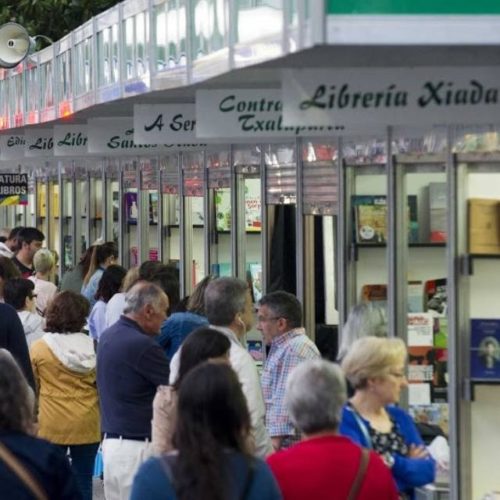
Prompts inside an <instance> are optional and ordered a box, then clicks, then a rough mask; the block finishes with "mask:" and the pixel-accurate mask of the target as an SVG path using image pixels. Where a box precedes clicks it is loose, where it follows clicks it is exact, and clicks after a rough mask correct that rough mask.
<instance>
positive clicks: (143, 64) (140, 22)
mask: <svg viewBox="0 0 500 500" xmlns="http://www.w3.org/2000/svg"><path fill="white" fill-rule="evenodd" d="M147 19H148V18H147V17H146V16H145V15H144V12H141V13H139V14H137V16H135V44H136V48H135V56H136V63H135V67H136V75H137V76H138V77H141V76H142V75H144V73H146V68H147V67H148V60H147V52H146V40H147V32H148V26H147Z"/></svg>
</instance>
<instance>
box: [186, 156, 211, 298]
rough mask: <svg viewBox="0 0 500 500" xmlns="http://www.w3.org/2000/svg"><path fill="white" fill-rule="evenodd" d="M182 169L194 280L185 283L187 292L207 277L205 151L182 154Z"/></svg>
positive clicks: (188, 262) (188, 252)
mask: <svg viewBox="0 0 500 500" xmlns="http://www.w3.org/2000/svg"><path fill="white" fill-rule="evenodd" d="M182 169H183V182H184V200H183V202H184V215H185V221H184V223H185V226H184V227H185V235H186V237H185V252H186V254H185V265H186V266H190V269H188V275H189V274H190V275H191V282H190V283H186V290H185V292H186V293H187V294H189V293H190V291H191V290H192V289H193V288H194V287H195V286H196V284H197V283H198V282H199V281H201V280H202V279H203V278H204V277H205V252H204V249H205V247H204V231H203V229H204V227H205V214H204V207H203V169H204V164H203V154H202V153H184V154H183V155H182ZM189 271H190V273H189Z"/></svg>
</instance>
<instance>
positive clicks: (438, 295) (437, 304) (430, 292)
mask: <svg viewBox="0 0 500 500" xmlns="http://www.w3.org/2000/svg"><path fill="white" fill-rule="evenodd" d="M447 303H448V295H447V290H446V278H438V279H434V280H428V281H426V282H425V285H424V306H425V307H424V309H425V310H426V311H427V312H429V313H430V314H432V317H433V318H434V346H435V347H439V348H444V349H445V348H447V347H448V317H447V314H446V313H447Z"/></svg>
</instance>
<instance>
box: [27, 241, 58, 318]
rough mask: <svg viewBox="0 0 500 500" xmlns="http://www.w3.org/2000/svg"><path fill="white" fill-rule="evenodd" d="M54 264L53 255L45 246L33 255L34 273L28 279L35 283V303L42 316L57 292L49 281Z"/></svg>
mask: <svg viewBox="0 0 500 500" xmlns="http://www.w3.org/2000/svg"><path fill="white" fill-rule="evenodd" d="M54 266H55V260H54V255H53V254H52V252H51V251H50V250H48V249H47V248H41V249H40V250H38V251H37V252H36V254H35V256H34V257H33V267H34V268H35V275H34V276H30V277H29V278H28V279H29V280H31V281H33V283H34V284H35V295H36V300H35V305H36V310H37V312H38V314H40V315H41V316H43V315H44V314H45V309H47V305H48V304H49V302H50V301H51V300H52V299H53V297H54V295H55V294H56V293H57V287H56V285H54V283H52V282H51V281H50V278H51V275H52V273H53V270H54Z"/></svg>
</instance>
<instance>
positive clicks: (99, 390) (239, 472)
mask: <svg viewBox="0 0 500 500" xmlns="http://www.w3.org/2000/svg"><path fill="white" fill-rule="evenodd" d="M43 242H44V235H43V233H41V232H40V231H39V230H37V229H35V228H15V229H13V230H11V231H9V232H8V233H7V234H6V235H5V237H4V238H3V241H1V242H0V254H1V255H0V348H1V350H0V478H1V481H2V489H3V491H4V492H6V494H7V495H10V496H5V498H37V499H42V498H50V499H59V498H60V499H80V498H81V499H83V500H90V499H92V478H93V473H94V461H95V457H96V454H97V453H98V450H99V449H101V450H102V458H103V464H104V471H103V481H104V494H105V498H106V500H128V499H132V500H142V499H148V500H149V499H152V500H154V499H179V500H188V499H189V500H193V499H203V500H205V499H206V500H223V499H255V500H257V499H259V500H260V499H262V500H265V499H269V500H273V499H281V498H284V499H285V500H287V499H290V500H295V499H296V500H299V499H306V498H314V499H319V500H321V499H325V500H326V499H339V500H341V499H342V500H343V499H352V500H354V499H359V500H364V499H374V500H375V499H377V500H378V499H389V500H390V499H394V500H396V499H398V498H408V499H411V498H414V496H415V488H416V487H419V486H422V485H425V484H428V483H432V482H433V481H434V477H435V467H436V464H435V461H434V459H433V458H432V457H431V456H430V454H429V452H428V450H427V448H426V447H425V445H424V443H423V441H422V438H421V437H420V435H419V433H418V430H417V427H416V426H415V423H414V422H413V420H412V419H411V417H410V416H409V414H408V413H407V412H405V411H404V410H403V409H401V408H400V407H399V406H398V402H399V399H400V394H401V391H402V390H404V389H405V387H406V386H407V379H406V376H405V363H406V357H407V351H406V347H405V344H404V342H403V341H401V340H399V339H389V338H387V328H386V322H385V316H384V314H383V313H382V312H381V311H380V310H379V309H377V308H374V307H372V306H371V305H369V304H368V305H367V304H361V305H359V306H357V307H355V308H354V309H353V311H352V313H351V315H350V316H349V319H348V322H347V324H346V325H345V329H344V331H343V335H342V344H341V346H340V350H339V359H338V361H339V363H333V362H330V361H327V360H324V359H321V355H320V353H319V351H318V349H317V347H316V345H315V344H314V342H313V341H312V340H311V339H310V337H309V336H308V335H307V334H306V331H305V329H304V328H303V318H302V307H301V304H300V302H299V301H298V300H297V298H296V297H295V296H294V295H292V294H290V293H287V292H284V291H274V292H270V293H268V294H266V295H264V296H263V297H262V299H261V300H260V301H259V303H258V304H254V303H253V301H252V296H251V292H250V289H249V287H248V284H247V283H246V282H245V281H243V280H240V279H237V278H229V277H223V278H214V277H206V278H205V279H203V280H202V281H201V282H200V283H199V284H198V285H197V286H196V288H195V290H194V291H193V293H192V295H191V296H190V297H186V298H184V299H183V300H180V297H179V282H178V276H177V271H176V269H175V268H174V267H171V266H169V265H166V264H163V263H161V262H152V261H147V262H144V263H142V264H141V265H140V266H139V267H137V268H132V269H130V270H128V271H127V270H126V269H124V268H123V267H121V266H119V265H118V264H117V259H118V251H117V247H116V245H115V244H114V243H113V242H104V243H101V244H96V245H93V246H92V247H90V248H89V249H88V250H87V251H86V252H85V254H84V255H83V256H82V258H81V261H80V262H79V264H78V265H77V266H75V268H74V269H72V270H69V271H67V272H66V273H65V274H64V276H63V277H62V280H61V282H60V284H59V285H57V284H56V279H55V276H56V274H57V273H56V272H55V267H54V266H55V262H56V260H55V257H54V255H53V253H52V252H51V251H49V250H47V249H44V248H42V247H43ZM256 311H257V314H256V315H255V312H256ZM254 326H256V328H257V330H259V331H260V332H261V334H262V338H263V341H264V344H265V345H266V357H265V362H264V365H263V367H262V373H259V371H258V369H257V365H256V364H255V362H254V360H253V358H252V357H251V355H250V353H249V351H248V349H247V348H246V335H247V333H248V332H249V331H250V330H251V329H252V328H253V327H254Z"/></svg>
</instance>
